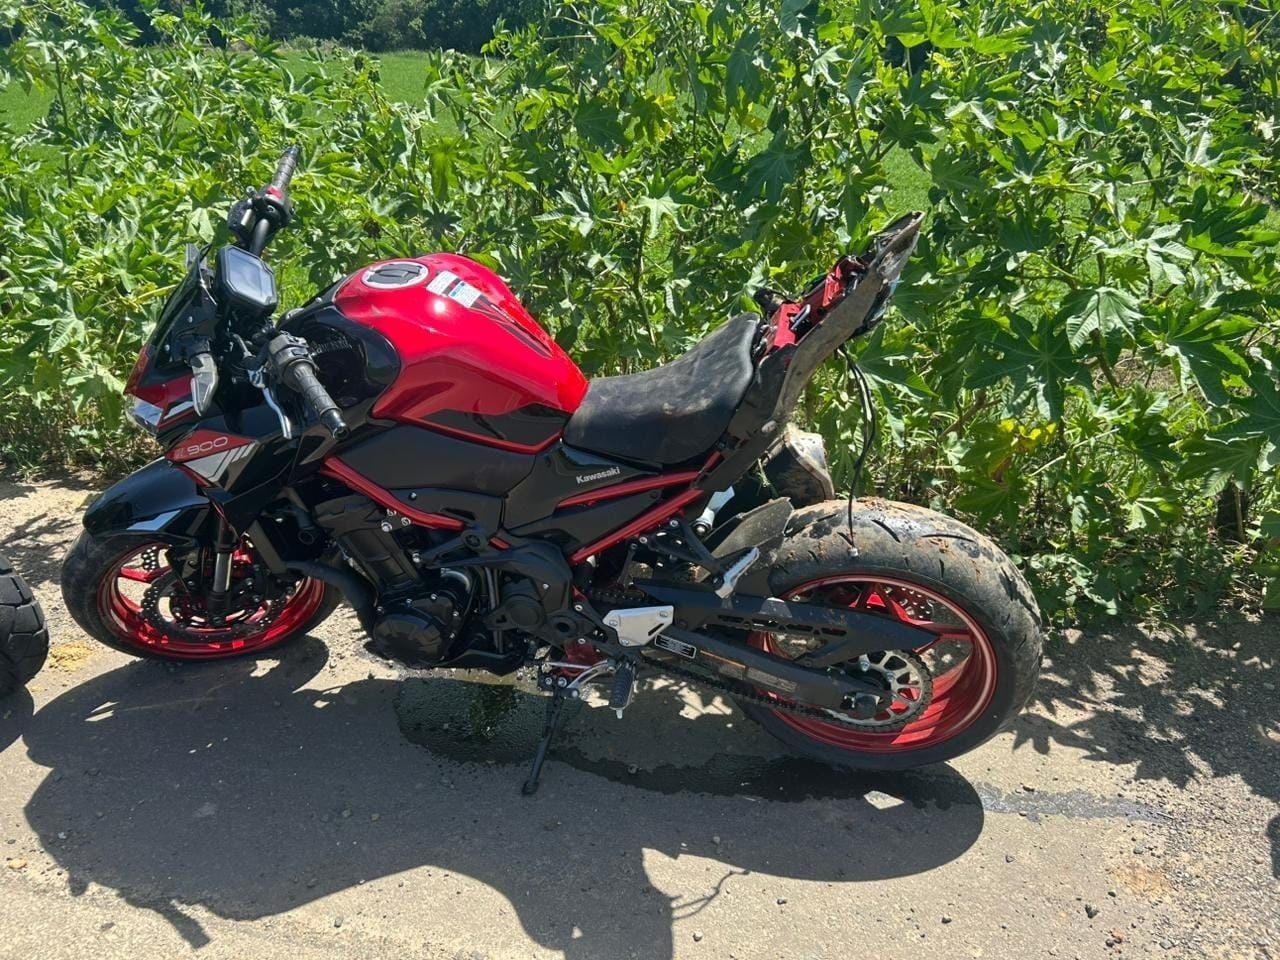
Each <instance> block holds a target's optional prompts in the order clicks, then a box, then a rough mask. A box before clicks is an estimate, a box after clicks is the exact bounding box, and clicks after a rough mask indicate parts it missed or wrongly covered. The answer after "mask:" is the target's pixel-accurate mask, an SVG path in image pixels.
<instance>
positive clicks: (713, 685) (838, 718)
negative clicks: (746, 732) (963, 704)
mask: <svg viewBox="0 0 1280 960" xmlns="http://www.w3.org/2000/svg"><path fill="white" fill-rule="evenodd" d="M588 597H589V598H590V599H591V600H592V601H593V602H596V601H599V602H601V603H604V604H607V605H610V606H618V605H625V604H631V605H640V604H643V603H644V602H645V597H644V596H643V595H642V594H638V593H634V592H631V591H625V590H592V591H590V592H589V593H588ZM892 653H893V654H894V655H896V656H899V657H902V659H904V660H906V661H907V662H908V663H910V664H911V666H912V668H913V669H914V670H916V671H917V672H918V674H919V676H920V677H921V680H922V684H921V695H920V699H919V700H918V701H916V702H915V703H913V704H912V707H911V709H910V710H908V711H906V712H905V713H904V714H903V715H902V716H901V717H900V718H899V719H897V720H895V721H893V722H891V723H868V722H866V721H861V720H857V719H855V718H853V717H851V716H849V715H848V714H844V713H841V712H839V711H835V710H826V709H823V708H822V707H808V706H805V705H804V704H800V703H794V702H789V701H787V700H783V699H780V698H776V697H774V696H771V695H769V694H765V693H761V692H760V690H759V689H757V688H756V687H752V686H750V685H748V684H744V683H734V682H731V681H727V680H721V679H719V678H718V677H711V676H708V675H707V674H704V673H700V672H698V671H697V670H689V669H686V668H685V667H679V666H676V665H674V664H673V663H670V662H669V661H665V660H654V659H652V658H649V657H637V658H635V662H636V663H637V664H638V665H640V666H646V667H653V668H656V669H657V670H658V671H660V672H661V673H663V674H665V675H667V676H672V677H678V678H679V679H681V680H686V681H688V682H690V683H695V684H698V685H699V686H702V687H706V688H708V689H711V690H715V691H718V692H720V693H727V694H729V695H730V696H731V697H733V698H734V699H736V700H743V701H746V702H748V703H754V704H758V705H759V706H762V707H768V708H769V709H770V710H776V711H778V712H779V713H789V714H791V715H792V716H799V717H808V718H810V719H814V720H822V721H825V722H827V723H837V724H839V725H840V726H842V727H851V728H853V729H857V730H865V731H867V732H868V733H896V732H897V731H899V730H901V729H902V728H903V727H906V726H907V725H908V724H910V723H913V722H914V721H916V720H918V719H919V718H920V716H921V715H922V714H923V713H924V712H925V710H927V709H928V707H929V703H930V702H931V701H932V699H933V684H932V682H931V681H932V675H931V674H930V673H929V668H928V666H927V665H926V664H925V662H924V661H923V660H921V659H920V658H919V657H918V656H916V655H915V654H914V653H909V652H908V651H905V650H895V651H892Z"/></svg>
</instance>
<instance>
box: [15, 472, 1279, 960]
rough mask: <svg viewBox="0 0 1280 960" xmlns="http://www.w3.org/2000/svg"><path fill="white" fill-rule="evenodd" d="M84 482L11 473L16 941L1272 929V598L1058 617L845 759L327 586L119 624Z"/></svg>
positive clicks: (162, 946) (350, 942)
mask: <svg viewBox="0 0 1280 960" xmlns="http://www.w3.org/2000/svg"><path fill="white" fill-rule="evenodd" d="M91 493H92V491H91V490H89V489H88V488H85V487H81V486H79V485H77V484H75V483H62V484H58V485H54V484H38V485H14V484H8V485H4V484H0V551H3V552H4V553H6V554H8V555H9V556H10V558H11V559H12V560H13V561H14V562H15V563H16V564H17V566H18V568H19V569H20V570H21V571H23V572H24V574H25V575H26V576H27V577H28V579H29V580H30V581H31V582H32V584H33V586H34V587H35V588H36V590H37V593H38V595H39V597H40V599H41V601H42V602H43V604H44V608H45V611H46V613H47V615H48V618H49V622H50V626H51V629H52V635H53V641H54V646H53V652H52V656H51V658H50V662H49V665H48V666H47V667H46V668H45V670H44V672H43V673H42V674H41V675H40V676H39V677H37V678H36V680H35V681H34V682H33V683H32V685H31V689H30V691H29V693H24V694H19V695H17V696H15V697H12V698H10V699H9V700H7V701H3V702H0V861H3V862H2V863H0V904H2V905H3V906H0V957H3V958H24V960H25V958H33V957H38V958H42V960H45V958H48V960H52V958H61V957H88V956H93V957H107V958H117V957H118V958H133V957H140V956H153V957H176V956H185V955H195V956H201V957H207V958H219V957H253V958H276V957H281V958H286V957H287V958H290V960H301V958H311V957H325V958H338V957H342V958H365V957H369V958H374V957H377V958H379V960H382V958H389V957H390V958H408V957H422V958H458V960H480V958H507V957H512V958H514V957H539V958H540V957H560V956H563V957H571V958H582V960H611V958H615V957H616V958H631V957H636V958H655V960H666V958H672V957H681V958H684V957H688V958H702V957H717V958H740V960H748V958H751V960H754V958H782V957H786V958H832V960H835V958H847V957H850V956H861V957H870V958H879V957H884V958H889V957H893V958H902V957H913V958H933V957H938V958H944V957H945V958H954V957H998V958H1023V957H1063V958H1070V957H1080V958H1097V957H1124V956H1160V957H1232V958H1243V957H1250V958H1254V957H1256V958H1270V957H1275V956H1280V882H1278V880H1277V878H1278V877H1280V806H1278V804H1277V801H1278V800H1280V710H1277V707H1276V684H1277V682H1280V677H1278V675H1277V674H1278V673H1280V671H1277V667H1276V659H1277V651H1278V650H1280V621H1278V620H1277V619H1276V618H1275V617H1271V618H1269V619H1265V620H1262V621H1256V622H1251V621H1243V620H1224V621H1222V622H1213V623H1200V624H1197V625H1195V626H1193V627H1192V626H1185V627H1181V628H1177V629H1174V628H1165V629H1159V630H1155V629H1144V628H1140V627H1137V626H1133V625H1124V624H1116V625H1115V626H1114V627H1113V628H1111V629H1107V630H1102V631H1094V632H1091V633H1088V634H1083V635H1082V634H1079V633H1067V634H1065V635H1063V634H1057V635H1055V636H1053V637H1052V639H1051V643H1050V649H1049V657H1048V659H1047V662H1046V672H1045V676H1044V678H1043V680H1042V681H1041V683H1040V686H1039V688H1038V691H1037V694H1036V698H1035V703H1034V706H1033V708H1032V709H1031V710H1030V711H1029V712H1028V714H1027V715H1026V716H1024V717H1022V718H1021V719H1020V720H1019V722H1018V723H1017V724H1016V726H1015V727H1014V728H1013V729H1012V730H1011V731H1009V732H1007V733H1004V734H1002V735H1001V736H999V737H997V738H996V739H995V740H993V741H992V742H991V743H989V744H987V745H986V746H984V747H983V748H981V749H980V750H977V751H975V752H974V753H972V754H970V755H968V756H965V757H963V758H961V759H959V760H958V761H956V762H954V763H952V764H950V765H946V766H940V767H934V768H928V769H924V770H920V771H916V772H913V773H910V774H905V775H899V776H854V775H850V774H842V773H837V772H834V771H831V770H828V769H826V768H823V767H821V766H818V765H814V764H811V763H807V762H804V761H800V760H796V759H793V758H788V757H787V756H785V754H783V753H782V752H781V751H780V750H779V749H778V748H777V747H775V745H774V743H773V742H772V741H771V740H770V739H769V738H768V737H767V736H766V735H765V734H763V733H762V732H761V731H760V730H758V729H757V728H755V727H754V726H753V725H752V724H751V723H750V722H749V721H747V720H746V719H745V718H743V717H742V716H741V714H739V713H738V711H737V710H735V709H734V708H733V706H732V705H730V704H728V703H726V702H724V701H723V700H722V699H720V698H719V697H712V696H706V697H704V696H701V695H699V693H698V692H697V691H696V690H692V689H686V688H684V687H681V686H674V685H667V684H656V685H651V686H649V687H648V688H646V689H645V690H643V691H642V692H641V693H640V695H639V696H638V698H637V701H636V703H635V704H634V705H633V707H632V708H631V709H630V710H629V711H628V712H627V714H626V716H625V718H624V719H622V720H617V719H615V718H614V717H613V716H612V714H611V713H609V712H608V711H607V710H605V709H601V708H599V707H596V706H593V705H590V704H588V705H585V706H583V707H582V708H581V709H579V710H578V712H577V713H576V714H574V715H573V716H572V717H571V718H570V721H569V723H568V724H567V729H566V731H565V735H564V737H563V740H562V741H561V744H560V748H559V750H558V751H557V752H556V753H555V754H554V755H553V759H552V761H551V762H550V763H549V764H548V767H547V770H546V773H545V776H544V782H543V787H542V790H541V791H540V792H539V793H538V794H537V796H535V797H533V798H524V797H522V796H521V795H520V792H519V786H520V782H521V780H522V779H523V777H524V774H525V767H526V764H527V762H528V759H529V757H530V755H531V753H532V749H533V743H534V741H535V740H536V736H537V733H538V732H539V731H538V727H539V725H540V723H541V711H542V705H541V703H540V702H539V701H538V699H537V698H536V697H535V696H534V695H532V694H531V693H529V692H528V690H527V688H524V687H520V686H510V685H500V684H499V685H495V684H492V683H482V682H478V681H477V680H476V679H475V678H469V677H458V676H450V675H441V676H432V675H424V676H419V677H412V678H405V677H402V676H400V675H398V674H397V673H396V672H395V671H394V670H392V669H390V668H388V667H386V666H384V665H381V664H379V663H376V662H374V661H372V660H370V659H368V658H367V657H366V656H365V655H363V654H362V653H361V652H359V646H358V643H357V632H356V629H355V626H354V622H353V621H352V619H351V618H350V617H349V616H347V615H345V614H340V615H338V616H335V617H334V618H333V619H332V620H330V621H329V622H328V623H326V624H324V625H323V626H322V627H321V628H320V629H318V630H317V631H316V632H315V635H314V636H312V637H309V638H306V639H305V640H303V641H301V642H299V643H298V644H297V645H296V646H294V647H293V648H292V649H290V650H289V651H288V652H287V654H282V658H281V659H279V660H272V659H263V660H258V661H240V662H230V663H223V664H210V665H200V666H195V667H181V668H179V667H173V666H168V665H163V664H156V663H142V662H139V661H135V660H131V659H129V658H127V657H125V656H122V655H120V654H117V653H115V652H113V651H111V650H108V649H106V648H105V647H100V646H99V645H97V644H95V643H94V642H92V641H90V640H89V639H88V638H87V637H85V636H84V635H83V634H82V633H80V631H79V630H78V629H77V628H76V626H75V625H74V624H73V623H72V622H71V620H70V619H69V618H68V616H67V614H66V612H65V610H64V609H63V607H62V605H61V600H60V597H59V592H58V587H57V573H58V566H59V563H60V561H61V558H62V555H63V553H64V551H65V549H66V547H67V546H68V544H69V543H70V541H71V539H72V538H73V537H74V536H75V534H76V532H77V523H78V517H79V514H80V513H81V511H82V510H83V507H84V505H85V504H86V502H87V500H88V499H89V497H90V496H91Z"/></svg>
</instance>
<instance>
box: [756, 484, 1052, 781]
mask: <svg viewBox="0 0 1280 960" xmlns="http://www.w3.org/2000/svg"><path fill="white" fill-rule="evenodd" d="M842 573H860V574H881V575H884V576H895V577H898V578H900V579H904V580H910V581H913V582H915V583H918V584H920V585H922V586H924V587H926V588H929V589H932V590H933V591H934V592H936V593H938V594H941V595H942V596H943V597H945V598H947V599H948V600H950V601H952V602H954V603H956V604H957V605H959V606H960V607H962V608H963V609H964V610H965V611H966V612H967V613H969V614H970V615H971V616H972V617H973V618H974V619H975V620H976V621H977V623H978V625H979V626H980V627H982V629H983V631H984V632H985V633H986V635H987V637H988V639H989V640H990V641H991V645H992V646H993V647H994V650H995V654H996V663H997V670H998V673H997V682H996V688H995V691H994V693H993V694H992V697H991V702H990V704H989V705H988V707H987V709H986V710H985V711H984V712H983V713H982V714H981V715H980V716H979V717H978V718H977V719H975V720H974V721H973V723H972V724H971V725H970V726H969V727H968V728H967V729H965V730H963V731H961V732H960V733H958V734H957V735H956V736H955V737H953V738H952V739H950V740H948V741H945V742H943V743H940V744H937V745H934V746H926V747H922V748H917V749H909V750H902V751H898V752H892V753H871V752H855V751H852V750H847V749H842V748H839V747H835V746H831V745H827V744H821V743H818V742H816V741H814V740H812V739H810V738H809V737H806V736H805V735H804V734H803V733H801V732H799V731H797V730H795V729H794V728H792V727H790V726H788V725H787V724H785V723H784V722H783V721H782V720H780V719H779V718H778V716H777V714H776V713H774V712H773V711H772V710H770V709H769V708H768V707H765V706H762V705H759V704H754V703H748V702H742V703H740V706H741V707H742V709H743V711H744V712H745V713H746V714H747V715H748V716H750V717H751V718H752V719H754V720H755V721H756V722H757V723H759V724H760V725H761V726H763V727H764V728H765V729H766V730H768V731H769V732H770V733H771V734H773V735H774V736H775V737H777V738H778V739H779V740H781V741H782V742H783V743H785V744H786V745H787V747H788V748H789V749H790V750H792V751H794V752H795V753H798V754H801V755H804V756H808V757H811V758H813V759H816V760H821V761H823V762H824V763H829V764H831V765H833V766H839V767H846V768H850V769H857V770H904V769H908V768H911V767H918V766H923V765H925V764H930V763H941V762H943V761H946V760H950V759H952V758H953V757H957V756H959V755H960V754H962V753H967V752H968V751H970V750H972V749H974V748H975V747H977V746H978V745H980V744H982V743H983V742H985V741H986V740H988V739H990V738H991V737H993V736H994V735H995V734H996V733H998V732H999V731H1000V730H1001V729H1003V728H1004V727H1005V726H1007V725H1008V724H1009V723H1011V722H1012V721H1013V720H1014V719H1015V718H1016V717H1017V716H1018V714H1019V713H1020V712H1021V711H1022V709H1023V707H1024V706H1025V705H1026V703H1027V701H1028V699H1029V698H1030V697H1031V691H1032V688H1033V687H1034V686H1035V682H1036V678H1037V677H1038V676H1039V674H1040V655H1041V650H1042V647H1043V644H1044V628H1043V621H1042V619H1041V616H1040V610H1039V607H1038V606H1037V604H1036V600H1035V596H1034V595H1033V594H1032V592H1031V588H1030V586H1029V585H1028V584H1027V581H1026V580H1025V578H1024V577H1023V576H1022V574H1021V573H1019V571H1018V570H1017V568H1016V567H1014V565H1013V563H1012V562H1011V561H1010V560H1009V558H1008V557H1007V556H1006V555H1005V554H1004V553H1003V552H1002V551H1001V550H1000V548H999V547H997V546H996V545H995V544H994V543H992V541H991V540H990V539H988V538H987V537H985V536H983V535H982V534H980V533H978V532H977V531H976V530H974V529H972V528H971V527H968V526H966V525H965V524H963V523H961V522H960V521H958V520H955V519H953V518H951V517H947V516H944V515H942V514H939V513H935V512H933V511H932V510H926V509H924V508H922V507H916V506H912V505H910V504H905V503H896V502H893V501H888V500H879V499H867V500H859V501H857V502H855V504H854V513H853V530H852V543H851V542H850V530H849V524H848V514H847V509H846V504H844V503H842V502H837V501H831V502H828V503H823V504H817V505H815V506H812V507H806V508H804V509H802V510H797V511H796V513H795V515H794V516H793V517H792V520H791V524H790V526H789V527H788V533H787V539H786V541H785V542H784V543H783V545H782V547H781V548H779V550H778V552H777V554H776V555H775V557H774V563H773V567H772V570H771V572H770V587H771V590H772V593H773V595H774V596H779V597H781V596H786V595H787V593H788V592H789V591H791V590H794V589H796V588H798V587H800V586H802V585H803V584H806V583H809V582H811V581H813V580H816V579H819V578H822V577H827V576H832V575H836V574H842Z"/></svg>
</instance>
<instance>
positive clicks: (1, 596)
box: [0, 557, 49, 699]
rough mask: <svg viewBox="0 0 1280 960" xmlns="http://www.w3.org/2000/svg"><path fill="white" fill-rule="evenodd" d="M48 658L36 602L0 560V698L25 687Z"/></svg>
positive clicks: (41, 614) (41, 615) (46, 639)
mask: <svg viewBox="0 0 1280 960" xmlns="http://www.w3.org/2000/svg"><path fill="white" fill-rule="evenodd" d="M48 656H49V628H48V626H47V625H46V624H45V621H44V611H43V610H41V609H40V602H39V601H38V600H36V598H35V596H34V595H33V594H32V592H31V588H30V587H29V586H27V582H26V581H25V580H23V579H22V577H20V576H18V574H17V572H16V571H15V570H14V569H13V566H12V564H10V563H9V561H8V560H6V559H5V558H4V557H0V699H4V698H5V697H7V696H9V694H11V693H13V692H15V691H16V690H18V689H20V688H21V687H23V686H25V685H26V683H27V681H29V680H30V679H31V678H32V677H34V676H35V675H36V674H37V673H39V672H40V668H41V667H43V666H44V661H45V659H46V658H47V657H48Z"/></svg>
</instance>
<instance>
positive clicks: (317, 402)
mask: <svg viewBox="0 0 1280 960" xmlns="http://www.w3.org/2000/svg"><path fill="white" fill-rule="evenodd" d="M285 378H286V380H288V381H291V382H290V383H289V385H290V386H291V387H293V389H294V390H295V391H297V393H298V395H299V396H300V397H301V398H302V402H303V403H304V404H306V405H307V409H309V410H310V411H311V412H312V413H313V414H315V417H316V419H317V420H319V421H320V423H321V424H323V425H324V427H325V429H327V430H328V431H329V433H330V434H331V435H332V436H333V437H334V439H337V438H339V437H343V436H346V433H347V422H346V421H345V420H343V419H342V411H341V410H340V409H339V408H338V405H337V404H336V403H334V402H333V397H331V396H329V391H328V390H326V389H325V388H324V384H322V383H321V382H320V380H319V378H317V377H316V372H315V368H314V367H312V366H311V364H310V363H309V362H307V361H305V360H303V361H295V362H293V363H291V364H289V366H288V367H287V368H286V370H285Z"/></svg>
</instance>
